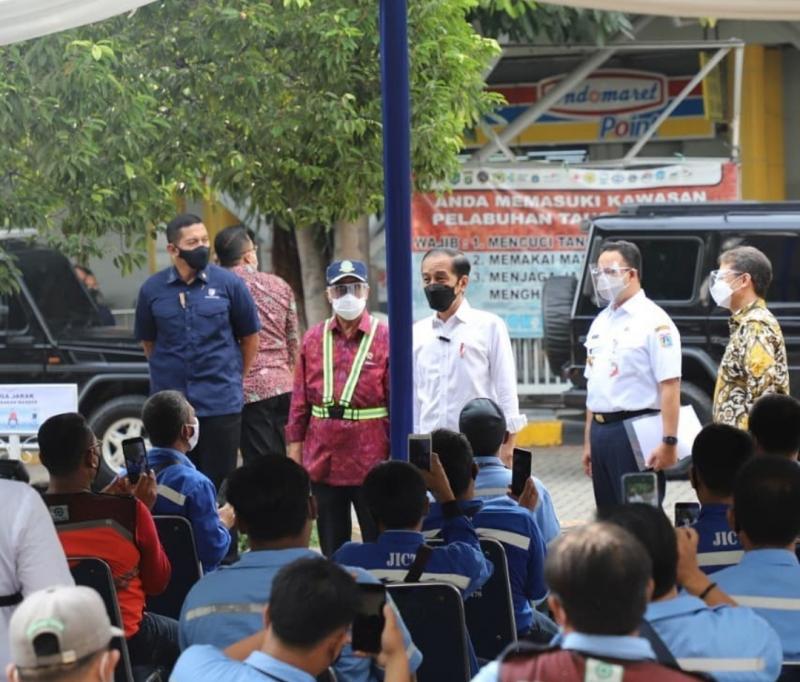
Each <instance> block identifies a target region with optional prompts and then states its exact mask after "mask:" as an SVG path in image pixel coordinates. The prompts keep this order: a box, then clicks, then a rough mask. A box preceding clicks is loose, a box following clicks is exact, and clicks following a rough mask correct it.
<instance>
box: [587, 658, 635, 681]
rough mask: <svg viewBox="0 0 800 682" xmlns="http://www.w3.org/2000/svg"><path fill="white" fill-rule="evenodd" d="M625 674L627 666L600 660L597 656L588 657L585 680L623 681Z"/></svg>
mask: <svg viewBox="0 0 800 682" xmlns="http://www.w3.org/2000/svg"><path fill="white" fill-rule="evenodd" d="M624 675H625V668H623V667H622V666H621V665H614V664H613V663H606V662H605V661H598V660H597V659H596V658H587V659H586V672H585V673H584V676H583V682H622V678H623V676H624Z"/></svg>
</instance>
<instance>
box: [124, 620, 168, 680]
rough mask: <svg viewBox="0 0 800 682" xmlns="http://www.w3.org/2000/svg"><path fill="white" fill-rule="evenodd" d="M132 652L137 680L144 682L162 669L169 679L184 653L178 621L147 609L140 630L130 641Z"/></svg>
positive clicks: (129, 651) (163, 677)
mask: <svg viewBox="0 0 800 682" xmlns="http://www.w3.org/2000/svg"><path fill="white" fill-rule="evenodd" d="M128 653H129V654H130V657H131V667H132V668H133V677H134V679H135V680H136V682H143V681H144V680H146V679H147V677H148V676H149V675H151V674H152V673H153V672H154V671H156V670H159V669H160V670H161V671H162V673H163V674H162V679H164V680H166V679H167V678H168V677H169V675H170V673H171V672H172V668H173V666H174V665H175V661H177V660H178V656H179V655H180V653H181V651H180V648H179V646H178V621H177V620H173V619H172V618H167V617H166V616H161V615H159V614H157V613H150V612H149V611H145V612H144V616H143V617H142V624H141V625H140V626H139V632H137V633H136V634H135V635H134V636H133V637H131V638H130V639H129V640H128Z"/></svg>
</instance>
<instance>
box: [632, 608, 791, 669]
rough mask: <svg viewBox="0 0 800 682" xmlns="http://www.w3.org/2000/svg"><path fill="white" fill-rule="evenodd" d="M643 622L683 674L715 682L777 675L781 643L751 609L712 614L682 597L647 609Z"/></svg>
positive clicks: (710, 611)
mask: <svg viewBox="0 0 800 682" xmlns="http://www.w3.org/2000/svg"><path fill="white" fill-rule="evenodd" d="M644 617H645V619H646V620H647V621H648V622H649V623H650V625H652V626H653V629H654V630H655V631H656V633H657V634H658V636H659V637H661V639H662V640H663V641H664V644H666V646H667V649H669V651H670V653H671V654H672V655H673V656H674V657H675V659H676V660H677V661H678V665H679V666H680V667H681V668H683V669H684V670H689V671H692V672H699V673H706V674H708V675H711V676H712V677H713V678H714V679H715V680H719V682H744V681H745V680H747V681H748V682H772V680H775V679H777V677H778V675H779V674H780V671H781V663H782V660H783V654H782V650H781V642H780V639H779V638H778V635H777V634H776V632H775V631H774V630H773V629H772V628H771V627H770V626H769V624H768V623H767V622H766V621H765V620H764V619H763V618H761V617H760V616H759V615H757V614H756V613H755V612H754V611H752V610H751V609H748V608H744V607H734V606H727V605H723V606H715V607H713V608H711V607H709V606H707V605H706V603H705V602H704V601H702V600H701V599H698V598H697V597H693V596H691V595H688V594H687V595H680V596H678V597H676V598H675V599H669V600H667V601H661V602H654V603H651V604H649V605H648V607H647V611H646V612H645V616H644Z"/></svg>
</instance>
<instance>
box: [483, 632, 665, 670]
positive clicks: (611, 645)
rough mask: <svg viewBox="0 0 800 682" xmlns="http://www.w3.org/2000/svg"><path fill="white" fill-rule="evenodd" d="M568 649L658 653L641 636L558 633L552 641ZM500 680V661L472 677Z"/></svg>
mask: <svg viewBox="0 0 800 682" xmlns="http://www.w3.org/2000/svg"><path fill="white" fill-rule="evenodd" d="M552 644H553V645H558V646H560V647H561V648H562V649H564V650H567V651H577V652H579V653H581V654H586V655H588V656H597V657H602V658H613V659H617V660H620V661H655V660H656V655H655V653H654V652H653V647H652V646H650V642H648V641H647V640H646V639H642V638H641V637H627V636H615V635H585V634H583V633H580V632H570V633H569V634H568V635H558V636H556V638H555V639H554V640H553V642H552ZM498 680H500V662H499V661H492V662H491V663H489V664H488V665H486V666H484V667H483V668H481V671H480V672H479V673H478V674H477V675H476V676H475V677H473V678H472V682H498Z"/></svg>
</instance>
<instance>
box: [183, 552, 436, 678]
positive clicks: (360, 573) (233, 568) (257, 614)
mask: <svg viewBox="0 0 800 682" xmlns="http://www.w3.org/2000/svg"><path fill="white" fill-rule="evenodd" d="M308 557H319V554H317V553H316V552H314V551H312V550H310V549H304V548H301V547H298V548H294V549H280V550H259V551H251V552H247V553H245V554H243V555H242V558H241V559H239V561H237V562H236V563H235V564H231V565H230V566H221V567H220V568H218V569H217V570H216V571H214V572H213V573H209V574H208V575H206V576H203V578H202V579H201V580H200V581H199V582H197V583H196V584H195V585H194V587H192V589H191V590H190V591H189V594H188V595H186V600H185V601H184V603H183V608H182V609H181V617H180V622H179V623H178V642H179V644H180V647H181V649H186V648H187V647H189V646H193V645H195V644H212V645H214V646H216V647H219V648H220V649H225V648H226V647H228V646H230V645H231V644H233V643H234V642H238V641H240V640H242V639H244V638H245V637H249V636H250V635H252V634H254V633H256V632H258V631H259V630H261V629H263V627H264V607H265V606H266V605H267V604H268V603H269V598H270V594H271V590H272V581H273V580H274V578H275V574H276V573H277V572H278V571H279V570H280V569H282V568H283V567H284V566H286V565H287V564H290V563H292V562H293V561H295V560H296V559H303V558H308ZM347 570H348V571H350V572H351V573H354V574H355V576H356V580H357V581H358V582H360V583H376V582H377V580H376V579H375V578H373V577H372V576H371V575H370V574H369V573H367V572H366V571H364V570H363V569H360V568H351V567H349V566H348V567H347ZM395 612H397V609H395ZM397 621H398V625H399V626H400V628H401V629H402V630H403V639H404V641H405V643H406V651H407V652H408V659H409V665H410V667H411V671H412V672H414V671H415V670H416V669H417V668H419V666H420V664H421V663H422V654H421V653H420V652H419V651H418V650H417V648H416V647H415V646H414V643H413V642H412V641H411V636H410V635H409V634H408V629H407V628H406V626H405V624H404V623H403V620H402V618H401V617H400V615H399V613H398V617H397ZM334 668H335V670H336V675H337V678H338V679H339V680H342V681H346V682H355V681H358V682H366V681H368V680H369V681H372V680H382V679H383V673H382V672H380V670H379V669H378V667H377V665H375V664H374V663H373V661H372V660H371V659H368V658H361V657H358V656H355V655H354V654H353V651H352V649H351V648H350V645H349V644H348V645H347V646H346V647H345V649H344V651H343V652H342V655H341V657H340V658H339V659H338V660H337V661H336V664H335V666H334ZM218 679H219V680H222V679H225V678H222V677H220V678H218Z"/></svg>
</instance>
